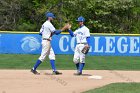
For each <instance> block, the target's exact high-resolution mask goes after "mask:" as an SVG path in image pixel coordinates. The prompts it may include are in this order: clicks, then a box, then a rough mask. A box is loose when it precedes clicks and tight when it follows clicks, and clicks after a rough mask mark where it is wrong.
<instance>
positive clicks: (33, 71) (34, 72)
mask: <svg viewBox="0 0 140 93" xmlns="http://www.w3.org/2000/svg"><path fill="white" fill-rule="evenodd" d="M31 72H32V73H33V74H35V75H40V73H38V72H37V71H36V70H33V69H31Z"/></svg>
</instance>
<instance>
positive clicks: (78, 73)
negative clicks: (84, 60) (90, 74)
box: [74, 72, 82, 76]
mask: <svg viewBox="0 0 140 93" xmlns="http://www.w3.org/2000/svg"><path fill="white" fill-rule="evenodd" d="M74 75H76V76H79V75H82V72H77V73H74Z"/></svg>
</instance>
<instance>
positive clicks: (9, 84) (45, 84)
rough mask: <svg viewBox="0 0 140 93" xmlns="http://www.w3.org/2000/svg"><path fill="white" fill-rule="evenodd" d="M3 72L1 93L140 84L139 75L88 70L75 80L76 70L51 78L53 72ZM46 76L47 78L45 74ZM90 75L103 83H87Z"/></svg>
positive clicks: (58, 92)
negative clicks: (38, 73) (121, 83)
mask: <svg viewBox="0 0 140 93" xmlns="http://www.w3.org/2000/svg"><path fill="white" fill-rule="evenodd" d="M39 71H40V73H41V75H33V74H32V73H31V72H30V70H0V93H81V92H83V91H86V90H89V89H93V88H97V87H101V86H104V85H107V84H110V83H116V82H140V71H115V70H113V71H112V70H85V71H84V72H83V74H84V75H82V76H74V75H73V73H74V72H75V71H74V70H61V72H62V73H63V74H62V75H57V76H56V75H50V73H51V71H50V70H39ZM46 72H47V74H44V73H46ZM90 75H98V76H102V77H103V78H102V79H100V80H99V79H88V77H89V76H90Z"/></svg>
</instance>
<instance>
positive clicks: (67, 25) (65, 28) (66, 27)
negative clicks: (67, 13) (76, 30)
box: [61, 23, 71, 31]
mask: <svg viewBox="0 0 140 93" xmlns="http://www.w3.org/2000/svg"><path fill="white" fill-rule="evenodd" d="M69 28H71V24H69V23H67V24H65V25H64V26H63V27H62V29H61V31H64V30H67V29H69Z"/></svg>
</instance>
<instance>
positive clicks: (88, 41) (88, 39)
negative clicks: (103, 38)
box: [86, 37, 90, 45]
mask: <svg viewBox="0 0 140 93" xmlns="http://www.w3.org/2000/svg"><path fill="white" fill-rule="evenodd" d="M86 40H87V44H88V45H89V44H90V37H87V38H86Z"/></svg>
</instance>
